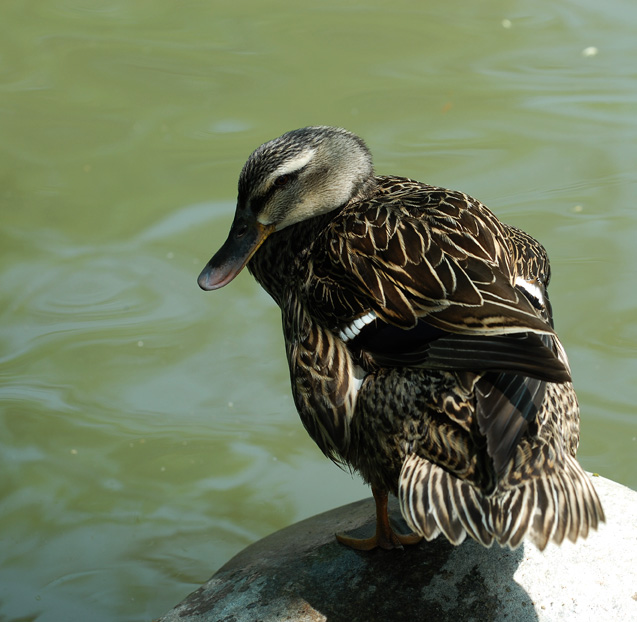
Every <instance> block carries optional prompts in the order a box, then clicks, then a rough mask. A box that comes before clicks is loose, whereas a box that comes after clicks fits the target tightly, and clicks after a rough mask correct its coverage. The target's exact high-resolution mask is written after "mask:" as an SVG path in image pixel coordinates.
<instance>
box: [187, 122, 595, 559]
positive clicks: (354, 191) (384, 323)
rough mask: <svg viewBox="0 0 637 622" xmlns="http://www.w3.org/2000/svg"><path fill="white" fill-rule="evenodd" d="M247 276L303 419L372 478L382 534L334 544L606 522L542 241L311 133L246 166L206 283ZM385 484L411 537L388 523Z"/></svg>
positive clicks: (486, 539) (560, 529) (577, 531)
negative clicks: (279, 332) (581, 456)
mask: <svg viewBox="0 0 637 622" xmlns="http://www.w3.org/2000/svg"><path fill="white" fill-rule="evenodd" d="M246 265H247V266H248V270H249V271H250V272H251V273H252V274H253V275H254V277H255V278H256V280H257V281H258V282H259V283H260V284H261V286H262V287H263V288H264V289H265V290H266V291H267V292H268V293H269V294H270V295H271V296H272V298H273V299H274V300H275V301H276V303H277V304H278V305H279V307H280V308H281V313H282V318H283V335H284V339H285V346H286V352H287V358H288V363H289V367H290V376H291V381H292V392H293V395H294V402H295V404H296V408H297V410H298V412H299V415H300V417H301V420H302V422H303V424H304V426H305V428H306V429H307V431H308V432H309V434H310V436H311V437H312V439H314V441H315V442H316V444H317V445H318V446H319V447H320V449H321V450H322V451H323V453H324V454H325V455H326V456H328V457H329V458H331V459H332V460H334V461H335V462H337V463H340V464H343V465H347V466H349V467H350V468H351V469H353V470H355V471H357V472H358V473H360V475H361V476H362V477H363V479H364V480H365V481H366V482H367V483H369V484H370V485H371V487H372V491H373V494H374V497H375V499H376V510H377V528H376V534H375V535H374V536H373V537H371V538H368V539H366V540H357V539H354V538H351V537H348V536H346V535H343V534H339V535H338V536H337V537H338V539H339V540H340V541H341V542H343V543H344V544H347V545H349V546H353V547H355V548H359V549H370V548H373V547H375V546H380V547H382V548H394V547H400V546H401V545H402V544H408V543H413V542H417V541H418V540H420V539H421V538H425V539H427V540H430V539H432V538H435V537H436V536H437V535H439V534H440V533H442V534H444V536H445V537H446V538H448V539H449V540H450V541H451V542H452V543H454V544H459V543H460V542H462V541H463V540H464V538H465V537H466V536H467V535H469V536H470V537H471V538H474V539H475V540H477V541H478V542H480V543H481V544H483V545H484V546H490V545H491V544H492V543H493V542H494V541H495V542H497V543H498V544H500V545H502V546H509V547H511V548H514V547H516V546H518V545H519V544H520V542H521V541H522V539H523V538H525V537H529V538H530V539H531V540H532V541H533V542H534V543H535V544H536V545H537V546H538V547H539V548H540V549H543V548H544V547H545V546H546V545H547V543H548V542H549V541H551V540H553V541H554V542H556V543H557V544H560V543H561V542H562V541H563V540H564V538H568V539H569V540H572V541H575V540H576V539H577V538H580V537H582V538H584V537H586V536H587V535H588V533H589V531H590V530H591V529H595V528H597V526H598V524H599V523H600V522H601V521H603V520H604V513H603V510H602V507H601V504H600V502H599V499H598V497H597V494H596V492H595V490H594V488H593V486H592V484H591V481H590V479H589V477H588V476H587V475H586V473H585V472H584V471H583V469H582V468H581V466H580V465H579V464H578V462H577V460H576V458H575V454H576V451H577V446H578V442H579V407H578V403H577V398H576V395H575V392H574V390H573V385H572V384H571V373H570V368H569V364H568V360H567V357H566V354H565V352H564V348H563V347H562V344H561V343H560V341H559V339H558V337H557V335H556V334H555V331H554V328H553V319H552V311H551V306H550V303H549V299H548V294H547V287H548V284H549V278H550V268H549V261H548V258H547V254H546V252H545V250H544V248H543V247H542V246H541V245H540V244H539V243H538V242H537V241H536V240H535V239H533V238H532V237H531V236H530V235H528V234H526V233H524V232H523V231H521V230H520V229H516V228H515V227H511V226H509V225H506V224H504V223H502V222H501V221H500V220H498V219H497V218H496V217H495V216H494V214H493V213H492V212H491V211H490V210H489V209H488V208H487V207H485V206H484V205H482V204H481V203H480V202H479V201H477V200H476V199H474V198H472V197H470V196H468V195H466V194H464V193H462V192H456V191H452V190H447V189H445V188H438V187H435V186H430V185H428V184H425V183H421V182H418V181H414V180H411V179H406V178H403V177H392V176H376V175H375V174H374V171H373V167H372V159H371V155H370V152H369V150H368V149H367V147H366V145H365V143H364V142H363V141H362V140H361V139H360V138H358V137H357V136H355V135H354V134H352V133H350V132H348V131H346V130H343V129H339V128H332V127H307V128H303V129H299V130H295V131H292V132H288V133H286V134H284V135H283V136H281V137H279V138H276V139H274V140H272V141H269V142H267V143H265V144H263V145H261V146H260V147H259V148H258V149H256V150H255V151H254V153H252V155H251V156H250V157H249V158H248V161H247V162H246V164H245V165H244V167H243V170H242V171H241V175H240V177H239V192H238V201H237V208H236V213H235V217H234V221H233V223H232V226H231V229H230V233H229V236H228V239H227V241H226V242H225V244H224V245H223V246H222V248H221V249H220V250H219V251H218V252H217V253H216V254H215V255H214V257H213V258H212V259H211V260H210V261H209V262H208V264H207V265H206V267H205V268H204V270H203V271H202V273H201V275H200V276H199V285H200V286H201V287H202V288H203V289H205V290H213V289H217V288H219V287H223V286H224V285H227V284H228V283H229V282H230V281H231V280H232V279H233V278H234V277H235V276H236V275H237V274H238V273H239V272H240V271H241V270H242V268H243V267H244V266H246ZM388 493H392V494H394V495H397V497H398V499H399V501H400V507H401V511H402V514H403V516H404V518H405V520H406V521H407V524H408V525H409V526H410V528H411V529H412V530H413V533H412V534H400V533H396V532H395V531H394V530H393V529H392V528H391V526H390V524H389V521H388V518H387V495H388Z"/></svg>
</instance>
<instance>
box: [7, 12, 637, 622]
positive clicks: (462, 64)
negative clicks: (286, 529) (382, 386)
mask: <svg viewBox="0 0 637 622" xmlns="http://www.w3.org/2000/svg"><path fill="white" fill-rule="evenodd" d="M0 14H1V19H0V41H2V43H1V44H0V132H1V134H0V135H1V136H2V146H1V149H0V210H1V212H0V213H1V215H2V227H1V230H0V248H1V249H2V253H1V255H0V278H1V284H2V286H1V288H0V296H1V302H0V313H1V318H2V321H1V323H0V344H1V349H0V374H1V377H2V384H1V386H0V426H1V430H2V431H1V434H0V463H1V465H0V468H1V472H2V474H3V476H2V479H1V480H0V491H1V496H0V551H1V553H0V619H3V620H38V621H47V622H49V621H57V620H85V619H91V620H97V621H100V620H104V621H106V620H109V621H111V620H122V621H123V620H126V621H135V620H148V619H150V618H152V617H153V616H158V615H160V614H162V613H163V612H165V611H166V610H167V609H169V608H170V607H171V606H172V605H174V604H176V603H177V602H178V601H179V600H180V599H181V598H182V597H184V596H185V595H186V594H187V593H189V592H190V591H192V590H193V589H195V588H196V587H197V586H198V585H199V584H200V583H201V582H203V581H205V580H206V579H207V578H208V577H209V576H210V575H211V574H212V573H213V572H214V571H215V570H216V569H217V568H219V567H220V566H221V565H222V564H223V563H224V562H225V561H227V560H228V559H229V558H230V557H231V556H232V555H233V554H235V553H236V552H237V551H239V550H240V549H241V548H243V547H244V546H246V545H247V544H249V543H250V542H252V541H254V540H256V539H258V538H260V537H262V536H264V535H266V534H268V533H270V532H272V531H274V530H276V529H279V528H281V527H283V526H285V525H287V524H289V523H291V522H294V521H296V520H299V519H301V518H304V517H306V516H309V515H312V514H314V513H317V512H319V511H323V510H326V509H329V508H332V507H335V506H337V505H340V504H343V503H346V502H349V501H354V500H356V499H359V498H362V497H364V496H366V495H367V494H368V491H367V490H366V488H365V487H364V486H363V485H362V484H361V483H360V482H358V481H357V480H356V479H354V478H352V477H351V476H350V475H349V474H347V473H344V472H342V471H340V470H339V469H337V468H336V467H335V466H334V465H332V464H331V463H329V461H327V460H325V459H324V458H323V457H322V455H321V454H320V452H319V451H318V449H317V448H316V447H314V445H313V444H312V442H311V441H310V440H309V438H308V437H307V435H306V434H305V432H304V431H303V429H302V427H301V424H300V422H299V420H298V417H297V415H296V413H295V411H294V407H293V404H292V401H291V398H290V394H289V386H288V383H289V380H288V372H287V368H286V363H285V359H284V352H283V344H282V339H281V335H280V320H279V316H278V312H277V310H276V308H275V307H274V305H273V303H271V302H270V301H269V299H268V298H267V296H266V295H265V294H264V293H263V292H261V291H260V290H259V289H258V287H257V286H256V284H255V283H254V282H253V281H252V280H251V278H250V277H249V275H248V274H243V275H241V276H240V277H239V278H238V279H237V280H236V281H234V282H233V283H232V284H231V286H229V287H227V288H225V289H224V290H221V291H219V292H215V293H213V294H204V293H203V292H201V291H200V290H199V289H198V288H197V286H196V284H195V278H196V276H197V274H198V273H199V270H200V269H201V267H202V266H203V265H204V264H205V262H206V261H207V260H208V259H209V257H210V256H211V254H212V253H213V252H214V251H215V250H216V249H217V248H218V247H219V246H220V244H221V243H222V242H223V240H224V239H225V236H226V233H227V229H228V227H229V224H230V221H231V218H232V213H233V210H234V198H235V188H236V179H237V176H238V172H239V170H240V168H241V165H242V164H243V162H244V160H245V158H246V157H247V155H248V154H249V153H250V152H251V151H252V149H254V148H255V147H256V146H257V145H258V144H260V143H261V142H263V141H265V140H267V139H269V138H272V137H274V136H277V135H279V134H281V133H282V132H284V131H286V130H288V129H292V128H295V127H300V126H303V125H307V124H311V123H325V124H333V125H342V126H345V127H347V128H349V129H351V130H353V131H355V132H357V133H359V134H361V135H362V136H364V137H365V138H366V140H367V141H368V143H369V145H370V147H371V148H372V150H373V153H374V155H375V162H376V168H377V170H378V171H379V172H381V173H394V174H402V175H408V176H412V177H416V178H418V179H422V180H425V181H428V182H430V183H435V184H439V185H446V186H448V187H452V188H456V189H460V190H464V191H466V192H469V193H471V194H473V195H474V196H476V197H478V198H480V199H481V200H483V201H484V202H485V203H487V205H489V206H490V207H491V208H492V209H494V210H495V211H496V213H497V214H498V215H499V216H501V217H502V218H503V219H504V220H506V221H507V222H510V223H511V224H515V225H518V226H521V227H523V228H525V229H527V230H528V231H529V232H531V233H533V234H534V235H535V236H536V237H538V238H539V239H540V240H542V242H543V243H544V244H545V246H546V247H547V249H548V250H549V253H550V255H551V258H552V264H553V273H554V276H553V282H552V286H551V294H552V300H553V304H554V308H555V312H556V318H557V328H558V331H559V333H560V335H561V336H562V338H563V341H564V342H565V344H566V347H567V350H568V352H569V355H570V359H571V363H572V366H573V371H574V378H575V384H576V388H577V390H578V394H579V396H580V400H581V405H582V416H583V423H582V442H581V449H580V459H581V461H582V463H583V464H584V466H585V467H586V468H587V469H589V470H593V471H597V472H600V473H601V474H603V475H605V476H606V477H609V478H611V479H615V480H617V481H619V482H622V483H624V484H626V485H628V486H632V487H633V488H635V487H637V469H636V467H635V453H636V448H637V442H636V437H637V426H636V424H635V422H636V419H635V402H636V401H637V389H636V388H635V387H636V382H635V381H636V380H637V362H636V358H637V357H636V354H637V290H636V288H635V283H636V282H637V268H636V267H635V266H637V245H636V244H635V242H634V240H635V239H636V236H637V212H636V211H635V208H634V199H633V197H634V196H635V194H636V191H637V187H636V186H637V183H636V181H637V175H636V174H635V164H636V162H637V157H636V156H637V148H636V147H635V145H636V144H637V115H636V114H635V112H636V111H637V107H636V106H637V86H636V85H637V80H636V78H637V75H636V74H637V63H636V62H635V58H636V51H637V49H636V48H637V45H636V44H635V38H634V33H635V30H636V29H637V6H636V5H635V4H634V2H631V1H630V0H610V1H609V2H606V3H604V5H603V6H601V5H599V3H595V2H593V1H592V0H578V1H575V0H571V1H568V0H561V1H559V2H548V1H544V0H542V1H540V2H531V1H530V0H518V1H517V2H513V3H504V2H495V1H491V2H482V3H456V4H454V3H449V2H428V3H426V5H424V4H423V3H422V2H416V1H415V0H411V1H407V0H403V1H399V2H396V1H395V0H394V1H392V2H391V3H390V2H387V1H386V0H377V1H376V2H369V3H365V4H361V3H357V2H347V1H346V2H343V1H339V2H325V3H319V4H316V3H315V4H308V5H307V6H306V5H301V4H299V3H293V2H289V1H284V0H280V1H279V2H267V3H257V2H254V3H248V2H246V3H231V2H221V1H217V2H215V3H214V4H211V3H209V2H195V1H191V2H182V3H179V5H177V4H175V3H172V2H167V1H165V0H158V1H156V2H153V3H150V2H139V3H130V2H124V1H123V0H120V1H119V2H116V1H112V2H106V1H98V0H65V1H62V0H46V1H45V0H33V1H32V2H29V3H25V2H21V1H6V2H4V3H3V5H2V9H0Z"/></svg>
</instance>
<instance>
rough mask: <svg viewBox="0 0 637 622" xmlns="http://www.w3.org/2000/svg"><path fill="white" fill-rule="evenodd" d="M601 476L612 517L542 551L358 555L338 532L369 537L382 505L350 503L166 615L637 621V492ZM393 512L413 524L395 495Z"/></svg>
mask: <svg viewBox="0 0 637 622" xmlns="http://www.w3.org/2000/svg"><path fill="white" fill-rule="evenodd" d="M594 484H595V487H596V488H597V491H598V493H599V495H600V498H601V500H602V503H603V505H604V509H605V512H606V517H607V521H608V522H607V524H605V525H603V526H602V527H601V529H600V530H599V531H598V532H593V533H592V534H590V536H589V537H588V539H587V540H583V541H579V542H577V543H576V544H572V543H570V542H566V543H565V544H563V545H562V546H561V547H557V546H555V545H553V544H550V545H549V546H548V547H547V549H546V550H545V551H544V552H543V553H541V552H540V551H538V550H537V549H536V548H535V547H534V546H533V545H532V544H530V543H524V544H523V545H522V546H521V547H520V548H518V549H517V550H515V551H510V550H508V549H501V548H499V547H498V546H497V545H496V546H494V547H493V548H491V549H485V548H483V547H481V546H480V545H478V544H476V543H475V542H473V541H466V542H464V543H463V544H462V545H460V546H458V547H454V546H453V545H451V544H449V543H448V542H447V541H446V540H445V539H443V538H438V539H436V540H434V541H432V542H424V543H421V544H419V545H416V546H412V547H409V548H406V549H405V550H402V551H400V550H397V551H382V550H376V551H371V552H366V553H363V552H357V551H353V550H351V549H348V548H345V547H343V546H341V545H340V544H338V543H337V542H336V540H335V539H334V532H338V531H347V532H348V533H354V535H361V536H363V535H370V534H371V533H372V532H373V530H374V503H373V501H372V499H365V500H363V501H359V502H357V503H352V504H349V505H346V506H343V507H340V508H337V509H335V510H332V511H329V512H325V513H323V514H320V515H318V516H314V517H312V518H309V519H307V520H304V521H301V522H299V523H297V524H295V525H292V526H290V527H287V528H285V529H282V530H281V531H278V532H276V533H274V534H272V535H271V536H268V537H267V538H264V539H262V540H260V541H259V542H256V543H255V544H253V545H251V546H249V547H247V548H246V549H245V550H243V551H242V552H241V553H239V554H238V555H236V556H235V557H234V558H233V559H231V560H230V561H229V562H228V563H227V564H226V565H225V566H223V567H222V568H221V569H220V570H219V571H218V572H217V573H216V574H215V575H214V576H213V577H212V578H211V579H210V580H209V581H208V582H207V583H206V584H205V585H203V586H202V587H200V588H199V589H198V590H197V591H195V592H193V593H192V594H191V595H190V596H188V597H187V598H186V599H185V600H184V601H183V602H181V603H180V604H179V605H177V607H175V608H174V609H173V610H172V611H171V612H169V613H168V614H166V615H165V616H164V617H162V618H161V619H160V620H159V622H177V621H179V622H248V621H249V622H257V621H260V622H284V621H290V622H291V621H294V622H319V621H320V622H325V621H328V622H385V621H387V622H407V621H409V622H415V621H418V620H428V621H436V622H446V621H453V622H465V621H467V622H468V621H473V620H475V621H476V622H485V621H491V620H494V621H500V620H507V621H511V622H531V621H542V622H544V621H551V622H552V621H554V620H568V621H569V622H571V621H580V620H582V621H584V620H591V621H592V620H594V621H596V622H599V621H605V620H613V621H617V620H637V578H636V577H637V572H636V568H637V566H636V560H637V493H636V492H634V491H632V490H630V489H629V488H626V487H624V486H621V485H620V484H617V483H615V482H612V481H610V480H607V479H604V478H601V477H595V478H594ZM390 512H391V517H392V521H393V522H394V524H396V525H397V526H401V525H402V527H403V531H407V529H406V527H405V524H404V522H403V520H402V518H401V517H400V512H399V510H398V506H397V503H396V501H395V500H393V502H392V503H391V504H390Z"/></svg>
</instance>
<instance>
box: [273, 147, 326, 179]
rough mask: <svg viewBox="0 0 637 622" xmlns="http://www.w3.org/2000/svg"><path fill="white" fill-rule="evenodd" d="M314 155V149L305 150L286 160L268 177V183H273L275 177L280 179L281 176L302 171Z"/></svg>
mask: <svg viewBox="0 0 637 622" xmlns="http://www.w3.org/2000/svg"><path fill="white" fill-rule="evenodd" d="M314 153H315V150H314V149H306V150H305V151H303V152H302V153H300V154H299V155H297V156H296V157H295V158H292V159H291V160H286V161H285V162H284V163H283V164H281V166H279V168H277V169H276V170H275V171H274V172H273V173H272V174H271V175H270V178H269V179H270V183H272V182H274V180H275V179H276V178H277V177H281V175H289V174H290V173H294V172H295V171H298V170H300V169H302V168H303V167H304V166H305V165H306V164H307V163H308V162H309V161H310V160H311V159H312V158H313V157H314Z"/></svg>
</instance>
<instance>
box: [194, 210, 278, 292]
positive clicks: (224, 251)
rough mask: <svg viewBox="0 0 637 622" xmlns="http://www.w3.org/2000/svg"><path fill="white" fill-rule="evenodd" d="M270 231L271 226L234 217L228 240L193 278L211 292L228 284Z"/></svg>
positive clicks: (271, 229) (272, 228) (202, 287)
mask: <svg viewBox="0 0 637 622" xmlns="http://www.w3.org/2000/svg"><path fill="white" fill-rule="evenodd" d="M273 230H274V227H273V226H272V225H262V224H261V223H259V222H257V221H252V222H249V223H246V222H245V221H239V220H238V219H235V221H234V223H232V228H231V229H230V233H229V234H228V239H227V240H226V241H225V243H224V245H223V246H222V247H221V248H220V249H219V250H218V251H217V253H216V254H215V256H214V257H213V258H212V259H211V260H210V261H209V262H208V263H207V264H206V267H205V268H204V269H203V270H202V271H201V274H200V275H199V278H198V279H197V283H198V284H199V287H201V289H204V290H206V291H211V290H213V289H219V288H220V287H223V286H224V285H227V284H228V283H230V281H232V279H234V277H235V276H237V274H239V272H241V270H243V268H244V266H245V265H246V264H247V263H248V261H250V258H251V257H252V255H254V254H255V253H256V252H257V250H258V248H259V247H260V246H261V244H263V242H264V241H265V239H266V238H267V237H268V236H269V235H270V233H272V231H273Z"/></svg>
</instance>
